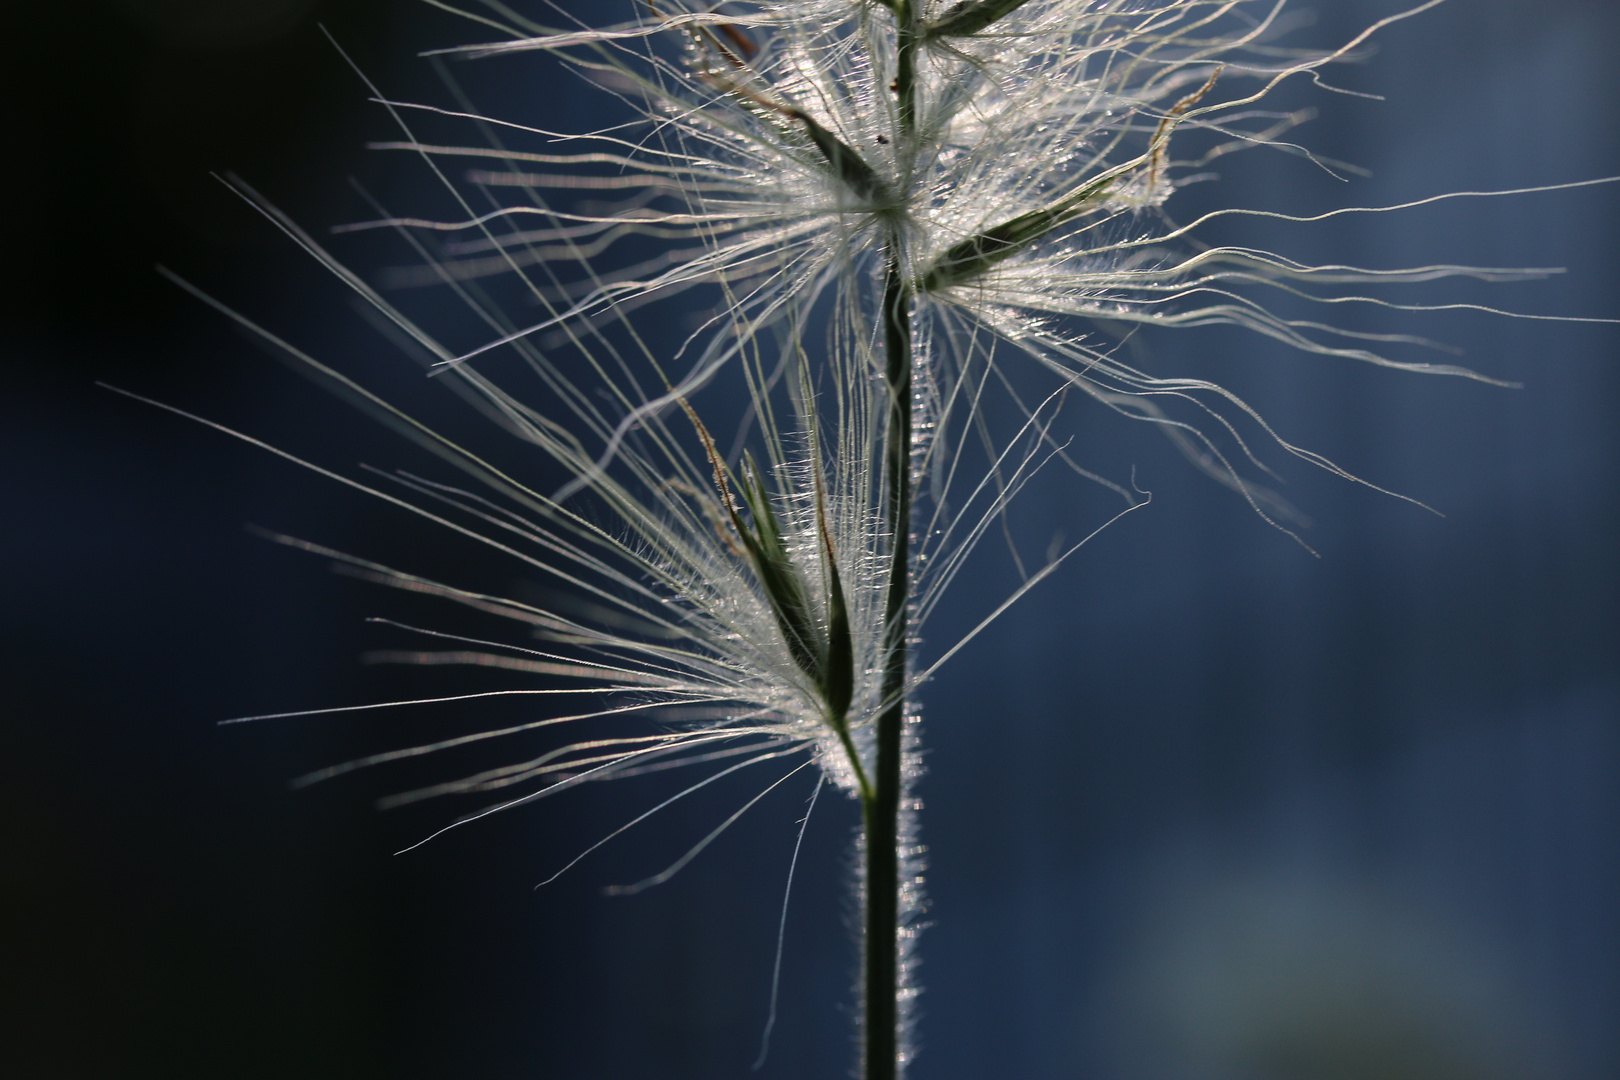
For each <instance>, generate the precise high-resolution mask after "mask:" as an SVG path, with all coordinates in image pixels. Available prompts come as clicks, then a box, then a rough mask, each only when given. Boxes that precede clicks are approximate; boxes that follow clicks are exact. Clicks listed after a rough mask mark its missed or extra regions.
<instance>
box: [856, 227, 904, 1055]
mask: <svg viewBox="0 0 1620 1080" xmlns="http://www.w3.org/2000/svg"><path fill="white" fill-rule="evenodd" d="M883 328H884V346H885V350H886V352H887V354H888V355H887V360H888V364H887V368H888V370H887V372H886V378H885V385H886V386H887V388H888V392H889V420H888V430H887V433H886V435H885V439H884V455H883V456H884V463H883V486H884V490H885V492H886V495H887V505H888V518H889V521H888V525H889V530H890V533H889V535H890V536H891V537H892V541H891V545H892V547H891V554H890V563H889V587H888V596H887V597H886V599H885V603H884V624H883V627H884V629H883V639H884V667H883V703H884V704H883V706H882V708H881V710H880V711H879V713H878V717H877V761H876V768H875V769H874V770H873V776H872V782H873V783H872V796H871V797H870V798H868V799H865V800H863V802H862V817H863V819H864V821H863V824H864V826H865V829H866V936H865V944H866V957H865V960H866V963H865V983H866V993H865V1004H866V1018H865V1029H864V1030H865V1036H866V1038H865V1062H864V1076H865V1080H894V1078H895V1077H897V1076H898V1075H899V1067H898V1060H897V1058H898V1053H899V1011H898V999H899V991H900V956H899V951H900V950H899V946H900V935H899V922H900V809H901V806H900V803H901V793H902V788H903V773H902V769H901V735H902V732H903V729H904V727H905V714H906V670H907V667H906V665H907V649H906V645H907V641H906V638H907V635H908V633H909V627H908V615H909V612H908V606H909V604H910V602H911V496H912V492H911V289H910V287H909V286H908V285H907V284H906V281H905V277H904V274H903V273H902V271H901V269H900V265H899V261H898V259H896V258H895V257H894V255H893V254H892V252H891V255H890V258H889V264H888V269H887V272H886V274H885V280H884V284H883Z"/></svg>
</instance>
